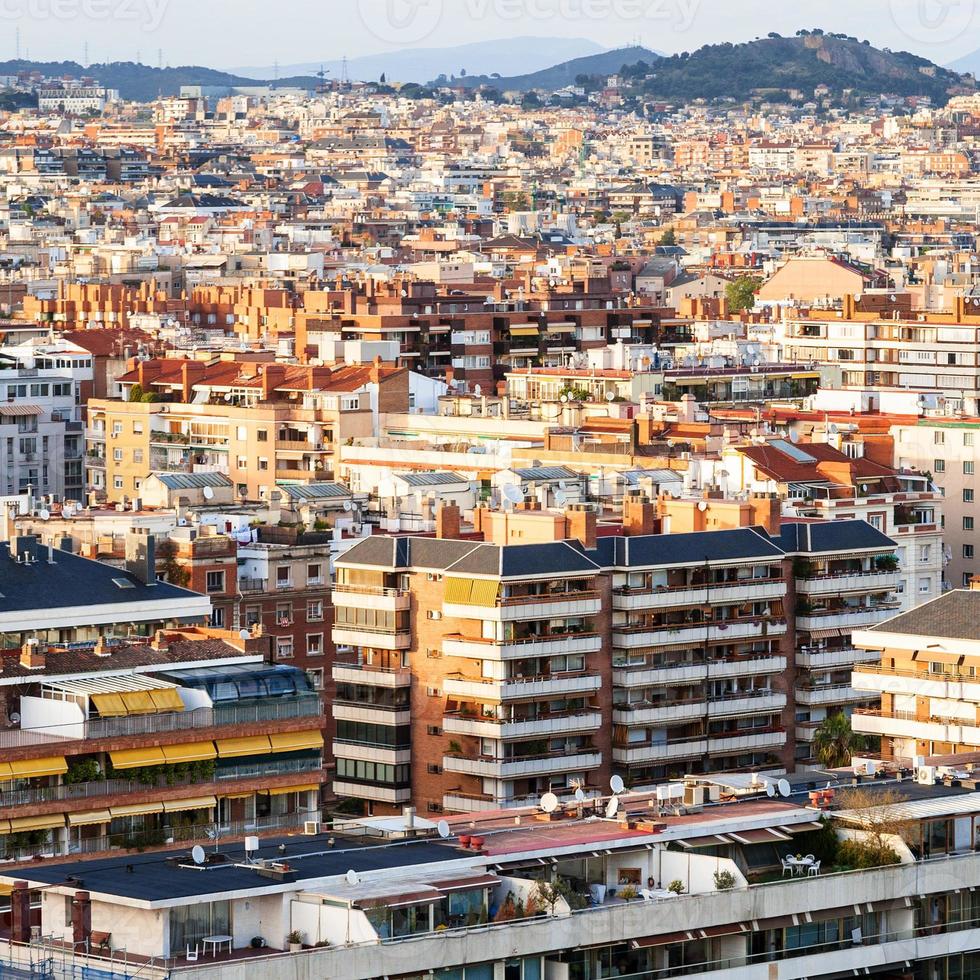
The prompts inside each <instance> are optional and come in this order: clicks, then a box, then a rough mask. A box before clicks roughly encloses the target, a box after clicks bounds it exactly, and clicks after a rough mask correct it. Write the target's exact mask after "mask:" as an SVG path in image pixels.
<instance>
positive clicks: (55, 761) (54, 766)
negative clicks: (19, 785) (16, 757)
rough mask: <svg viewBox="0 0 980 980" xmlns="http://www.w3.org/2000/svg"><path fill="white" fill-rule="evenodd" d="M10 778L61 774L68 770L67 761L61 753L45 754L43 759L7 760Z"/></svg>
mask: <svg viewBox="0 0 980 980" xmlns="http://www.w3.org/2000/svg"><path fill="white" fill-rule="evenodd" d="M7 765H8V766H10V776H11V778H12V779H31V778H33V777H35V776H61V775H63V774H64V773H66V772H68V763H67V762H65V757H64V756H63V755H52V756H47V757H46V758H44V759H23V760H21V761H20V762H8V763H7Z"/></svg>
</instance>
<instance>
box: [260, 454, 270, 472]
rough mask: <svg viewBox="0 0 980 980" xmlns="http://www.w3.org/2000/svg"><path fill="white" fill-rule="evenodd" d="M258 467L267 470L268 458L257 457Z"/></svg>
mask: <svg viewBox="0 0 980 980" xmlns="http://www.w3.org/2000/svg"><path fill="white" fill-rule="evenodd" d="M258 468H259V469H260V470H267V469H268V468H269V460H268V459H266V457H265V456H260V457H259V462H258Z"/></svg>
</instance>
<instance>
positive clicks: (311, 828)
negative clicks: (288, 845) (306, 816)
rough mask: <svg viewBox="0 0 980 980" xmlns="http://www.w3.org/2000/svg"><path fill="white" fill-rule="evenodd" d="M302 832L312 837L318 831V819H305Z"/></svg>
mask: <svg viewBox="0 0 980 980" xmlns="http://www.w3.org/2000/svg"><path fill="white" fill-rule="evenodd" d="M303 833H304V834H306V836H307V837H313V836H315V835H316V834H318V833H320V821H319V820H306V821H304V822H303Z"/></svg>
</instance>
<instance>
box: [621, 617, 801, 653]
mask: <svg viewBox="0 0 980 980" xmlns="http://www.w3.org/2000/svg"><path fill="white" fill-rule="evenodd" d="M785 632H786V620H785V619H775V618H771V617H760V618H757V619H747V620H731V621H729V622H727V623H708V624H704V623H690V624H684V623H681V624H678V625H676V626H662V627H645V626H614V627H613V646H614V647H618V648H625V649H637V648H641V647H653V646H684V645H686V646H692V647H700V646H704V645H705V644H706V643H723V642H730V641H732V640H740V639H757V638H759V637H777V636H782V635H783V634H784V633H785Z"/></svg>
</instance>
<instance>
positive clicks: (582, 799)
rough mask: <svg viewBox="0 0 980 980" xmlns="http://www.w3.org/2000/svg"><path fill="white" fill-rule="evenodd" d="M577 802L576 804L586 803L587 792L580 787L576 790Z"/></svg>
mask: <svg viewBox="0 0 980 980" xmlns="http://www.w3.org/2000/svg"><path fill="white" fill-rule="evenodd" d="M575 802H576V803H584V802H585V790H583V789H582V787H581V786H579V788H578V789H577V790H575Z"/></svg>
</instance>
